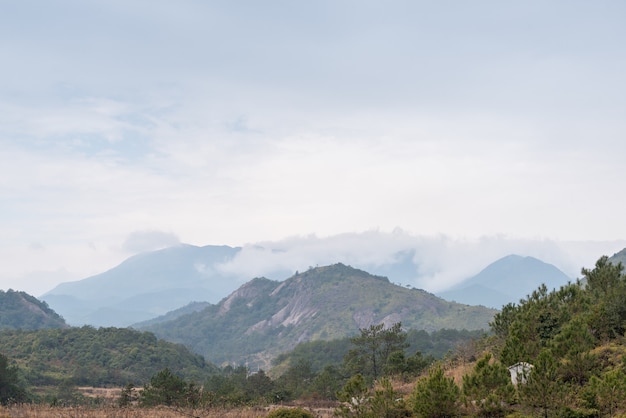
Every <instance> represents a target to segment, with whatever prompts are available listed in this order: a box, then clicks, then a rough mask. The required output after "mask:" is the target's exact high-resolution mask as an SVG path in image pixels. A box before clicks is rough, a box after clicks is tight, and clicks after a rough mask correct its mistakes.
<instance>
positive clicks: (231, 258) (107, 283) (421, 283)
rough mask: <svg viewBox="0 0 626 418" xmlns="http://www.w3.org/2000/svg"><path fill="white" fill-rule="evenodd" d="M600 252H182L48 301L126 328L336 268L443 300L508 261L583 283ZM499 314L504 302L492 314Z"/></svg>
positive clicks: (503, 241)
mask: <svg viewBox="0 0 626 418" xmlns="http://www.w3.org/2000/svg"><path fill="white" fill-rule="evenodd" d="M581 249H584V250H585V251H587V252H589V254H587V253H586V252H585V251H581ZM593 249H594V248H593V247H587V246H584V245H580V246H579V247H578V248H577V247H576V246H575V245H569V246H568V245H564V244H562V243H558V242H554V241H531V240H514V239H507V238H503V237H491V238H489V237H485V238H483V239H480V240H473V241H471V240H459V239H453V238H449V237H443V236H438V237H416V236H411V235H410V234H407V233H405V232H403V231H399V230H398V231H395V232H394V233H381V232H378V231H370V232H366V233H361V234H342V235H337V236H332V237H326V238H318V237H315V236H309V237H294V238H290V239H286V240H282V241H275V242H263V243H259V244H255V245H245V246H242V247H229V246H211V245H208V246H202V247H199V246H193V245H188V244H178V245H175V246H173V247H169V248H165V249H161V250H157V251H151V252H144V253H141V254H138V255H135V256H133V257H130V258H129V259H127V260H125V261H124V262H123V263H121V264H119V265H118V266H115V267H114V268H111V269H109V270H106V271H103V272H101V273H99V274H96V275H93V276H90V277H88V278H85V279H83V280H80V281H74V282H66V283H62V284H60V285H58V286H56V287H55V288H54V289H52V290H50V291H49V292H47V293H45V294H44V295H43V296H42V298H43V299H44V300H45V301H46V302H48V303H49V304H50V306H52V307H53V308H54V309H55V310H57V311H58V312H59V313H60V314H61V315H63V316H64V317H65V318H66V320H68V322H69V323H70V324H73V325H80V324H83V323H86V324H91V325H102V326H107V325H117V326H126V325H129V324H132V323H136V322H139V321H143V320H148V319H150V318H153V317H155V316H158V315H163V314H164V313H166V312H169V311H171V310H174V309H177V308H180V307H182V306H184V305H186V304H188V303H189V302H192V301H195V302H210V303H217V302H219V301H220V300H221V299H222V298H224V297H226V296H227V295H228V294H229V293H230V292H232V291H233V290H235V289H236V288H237V287H239V286H240V285H242V284H243V283H246V282H248V281H249V280H251V279H252V278H255V277H266V278H269V279H272V280H284V279H286V278H288V277H290V276H291V275H293V274H295V273H296V272H298V271H300V272H302V271H306V270H308V269H309V268H311V267H316V266H325V265H331V264H334V263H343V264H345V265H349V266H352V267H355V268H359V269H362V270H364V271H367V272H369V273H371V274H376V275H380V276H385V277H388V278H389V280H390V281H391V282H392V283H395V284H400V285H402V286H407V287H415V288H419V289H424V290H427V291H429V292H440V291H445V290H446V289H449V288H451V287H453V286H455V285H457V284H458V283H460V282H462V281H463V280H465V279H468V278H469V277H472V276H474V275H476V274H477V273H478V272H479V271H481V270H482V269H483V268H485V267H486V266H487V265H489V264H490V263H493V262H494V261H496V260H497V259H499V258H502V257H505V256H509V255H510V254H519V255H523V256H532V257H535V258H537V259H539V260H541V261H542V262H545V263H549V264H551V265H553V268H554V269H560V270H562V271H563V272H565V274H564V275H565V276H567V277H570V278H575V277H577V275H578V272H579V271H580V268H581V267H591V266H593V263H595V261H596V260H597V258H598V257H599V256H600V255H602V254H603V253H602V252H596V251H591V250H593ZM581 254H583V255H585V256H584V257H581ZM585 259H586V260H588V261H586V262H585V261H584V260H585ZM504 279H506V278H504ZM535 279H536V280H543V277H536V278H535ZM535 287H536V283H534V282H533V284H532V286H530V287H528V286H525V287H524V285H522V289H523V290H521V291H519V292H518V293H519V294H513V295H510V297H513V300H518V299H519V298H522V297H524V296H525V295H526V293H527V292H529V291H532V289H534V288H535ZM468 303H469V302H468ZM499 305H500V299H496V300H495V302H492V303H491V304H490V305H489V306H494V307H498V306H499Z"/></svg>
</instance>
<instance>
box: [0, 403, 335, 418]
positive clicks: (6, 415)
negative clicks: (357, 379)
mask: <svg viewBox="0 0 626 418" xmlns="http://www.w3.org/2000/svg"><path fill="white" fill-rule="evenodd" d="M271 409H272V408H271V407H268V408H239V409H210V410H206V409H205V410H200V409H174V408H166V407H160V408H139V407H131V408H118V407H114V406H99V407H86V406H78V407H51V406H47V405H30V404H28V405H10V406H0V418H22V417H23V418H184V417H189V418H191V417H198V418H217V417H220V418H262V417H265V416H267V415H268V414H269V413H270V411H271ZM312 411H313V413H314V415H315V416H316V417H319V418H330V417H332V416H333V409H332V408H316V409H314V410H312Z"/></svg>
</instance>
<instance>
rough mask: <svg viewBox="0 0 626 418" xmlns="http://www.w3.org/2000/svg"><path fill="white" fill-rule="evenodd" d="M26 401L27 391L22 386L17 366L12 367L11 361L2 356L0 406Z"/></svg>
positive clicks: (0, 357) (0, 360)
mask: <svg viewBox="0 0 626 418" xmlns="http://www.w3.org/2000/svg"><path fill="white" fill-rule="evenodd" d="M25 400H26V391H25V390H24V388H23V387H22V385H21V384H20V381H19V377H18V368H17V366H10V365H9V359H8V358H7V357H6V356H4V355H3V354H0V404H2V405H6V404H7V403H9V402H23V401H25Z"/></svg>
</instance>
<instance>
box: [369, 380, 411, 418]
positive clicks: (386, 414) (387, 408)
mask: <svg viewBox="0 0 626 418" xmlns="http://www.w3.org/2000/svg"><path fill="white" fill-rule="evenodd" d="M368 409H369V411H368V413H369V416H370V417H371V418H404V417H410V416H411V411H410V410H409V409H407V407H406V404H405V402H404V399H403V398H402V396H401V395H400V394H399V393H398V392H396V391H395V390H394V389H393V386H392V385H391V381H390V380H389V379H387V378H383V379H381V381H380V388H377V389H375V390H374V396H372V398H371V399H370V401H369V408H368Z"/></svg>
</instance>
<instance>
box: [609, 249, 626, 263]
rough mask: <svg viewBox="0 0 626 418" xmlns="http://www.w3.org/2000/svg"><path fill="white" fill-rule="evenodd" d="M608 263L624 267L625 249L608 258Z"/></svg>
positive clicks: (625, 259) (625, 261)
mask: <svg viewBox="0 0 626 418" xmlns="http://www.w3.org/2000/svg"><path fill="white" fill-rule="evenodd" d="M609 261H610V262H611V263H613V264H617V263H622V265H623V266H624V267H626V248H624V249H623V250H621V251H618V252H616V253H615V254H613V255H612V256H611V257H609Z"/></svg>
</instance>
